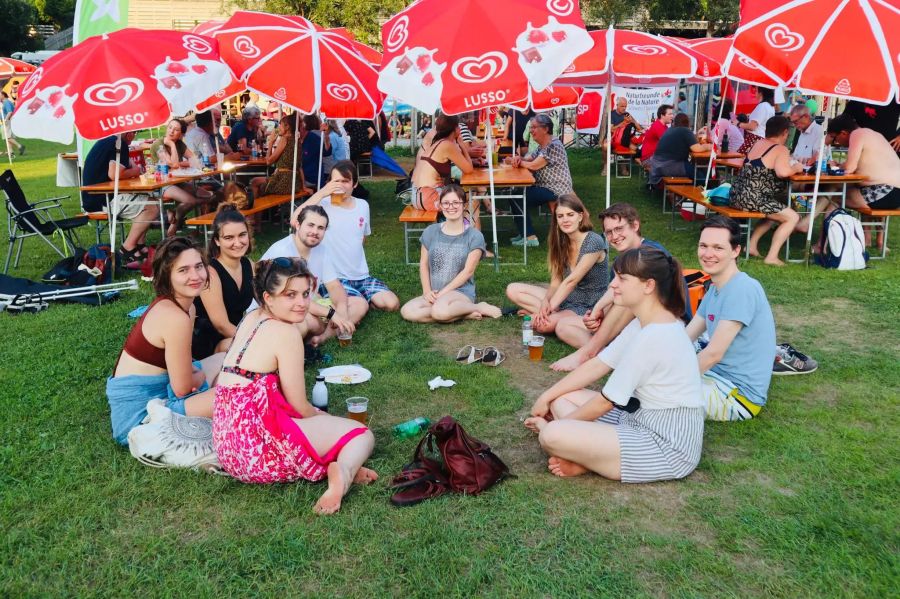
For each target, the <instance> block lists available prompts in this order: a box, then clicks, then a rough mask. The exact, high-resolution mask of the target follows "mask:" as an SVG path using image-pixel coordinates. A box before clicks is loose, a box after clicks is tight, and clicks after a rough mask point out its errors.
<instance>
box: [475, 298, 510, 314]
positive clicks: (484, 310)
mask: <svg viewBox="0 0 900 599" xmlns="http://www.w3.org/2000/svg"><path fill="white" fill-rule="evenodd" d="M475 307H476V308H478V312H479V313H480V314H481V315H482V316H486V317H487V318H500V317H501V316H503V311H502V310H501V309H500V308H498V307H497V306H492V305H491V304H489V303H487V302H478V303H477V304H475Z"/></svg>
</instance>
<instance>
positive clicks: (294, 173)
mask: <svg viewBox="0 0 900 599" xmlns="http://www.w3.org/2000/svg"><path fill="white" fill-rule="evenodd" d="M293 114H294V168H293V169H291V216H290V218H292V219H293V218H294V198H296V197H297V138H298V137H300V113H299V112H298V111H297V109H296V108H295V109H294V113H293ZM319 170H320V171H321V170H322V169H321V168H320V169H319Z"/></svg>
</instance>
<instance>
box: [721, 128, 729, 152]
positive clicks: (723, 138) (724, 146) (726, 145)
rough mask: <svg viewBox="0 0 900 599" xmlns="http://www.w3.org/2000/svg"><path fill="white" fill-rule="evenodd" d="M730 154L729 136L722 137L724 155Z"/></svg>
mask: <svg viewBox="0 0 900 599" xmlns="http://www.w3.org/2000/svg"><path fill="white" fill-rule="evenodd" d="M726 152H728V134H727V133H726V134H725V135H723V136H722V153H723V154H725V153H726Z"/></svg>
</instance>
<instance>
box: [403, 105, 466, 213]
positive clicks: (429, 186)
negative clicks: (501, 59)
mask: <svg viewBox="0 0 900 599" xmlns="http://www.w3.org/2000/svg"><path fill="white" fill-rule="evenodd" d="M458 140H459V119H458V118H457V117H455V116H447V115H441V116H439V117H437V119H436V120H435V124H434V129H432V132H429V134H428V135H426V136H425V139H424V143H423V144H422V147H421V148H419V153H418V154H417V155H416V166H415V170H413V174H412V183H413V187H414V188H415V189H417V190H418V193H419V196H420V197H419V198H416V199H415V200H414V204H415V205H416V206H417V207H421V208H423V209H425V210H438V205H437V203H438V197H439V195H440V191H441V188H442V187H443V186H444V185H447V184H448V183H450V168H451V167H452V166H453V165H456V166H457V167H458V168H459V170H461V171H462V172H463V173H471V172H472V168H473V167H472V160H471V159H470V158H469V155H468V154H467V153H466V151H465V150H463V149H462V147H461V146H460V145H459V141H458Z"/></svg>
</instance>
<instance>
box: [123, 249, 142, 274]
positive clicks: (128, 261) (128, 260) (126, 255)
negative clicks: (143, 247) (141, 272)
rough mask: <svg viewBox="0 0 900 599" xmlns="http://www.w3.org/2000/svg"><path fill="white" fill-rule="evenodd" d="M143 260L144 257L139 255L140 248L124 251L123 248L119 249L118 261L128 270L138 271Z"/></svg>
mask: <svg viewBox="0 0 900 599" xmlns="http://www.w3.org/2000/svg"><path fill="white" fill-rule="evenodd" d="M144 258H146V256H145V255H143V254H141V251H140V248H134V249H133V250H126V249H125V248H124V247H121V246H120V247H119V259H120V261H121V263H122V264H123V265H124V266H125V268H127V269H128V270H138V269H140V267H141V263H142V262H143V261H144Z"/></svg>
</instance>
